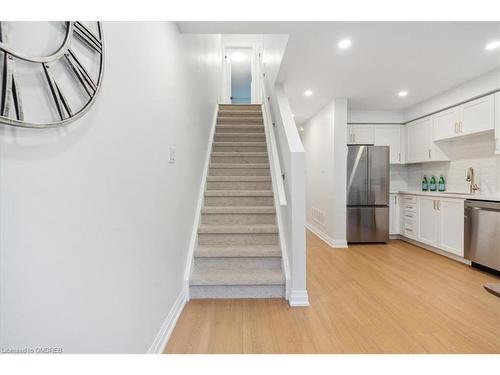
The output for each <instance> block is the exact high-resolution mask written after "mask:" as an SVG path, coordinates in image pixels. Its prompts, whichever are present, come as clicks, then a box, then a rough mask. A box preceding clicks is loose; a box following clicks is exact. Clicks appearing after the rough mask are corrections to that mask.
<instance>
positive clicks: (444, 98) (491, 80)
mask: <svg viewBox="0 0 500 375" xmlns="http://www.w3.org/2000/svg"><path fill="white" fill-rule="evenodd" d="M499 88H500V69H496V70H493V71H491V72H489V73H487V74H484V75H482V76H480V77H477V78H475V79H473V80H471V81H468V82H465V83H463V84H462V85H459V86H457V87H454V88H452V89H450V90H448V91H446V92H444V93H442V94H440V95H436V96H434V97H432V98H430V99H428V100H425V101H423V102H422V103H419V104H417V105H415V106H413V107H410V108H407V109H406V110H405V111H404V120H405V122H408V121H411V120H414V119H416V118H418V117H421V116H425V115H428V114H430V113H432V112H435V111H439V110H442V109H444V108H446V107H449V106H453V105H456V104H458V103H460V102H463V101H465V100H469V99H471V98H474V97H476V96H479V95H484V94H486V93H488V92H491V91H493V90H498V89H499Z"/></svg>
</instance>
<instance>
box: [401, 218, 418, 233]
mask: <svg viewBox="0 0 500 375" xmlns="http://www.w3.org/2000/svg"><path fill="white" fill-rule="evenodd" d="M403 235H404V236H406V237H417V229H416V225H415V222H414V221H412V220H408V219H406V218H405V220H404V223H403Z"/></svg>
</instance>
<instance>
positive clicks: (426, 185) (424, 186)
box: [422, 176, 429, 191]
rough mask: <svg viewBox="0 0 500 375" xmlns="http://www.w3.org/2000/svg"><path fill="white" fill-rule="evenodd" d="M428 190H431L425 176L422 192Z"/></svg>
mask: <svg viewBox="0 0 500 375" xmlns="http://www.w3.org/2000/svg"><path fill="white" fill-rule="evenodd" d="M427 190H429V182H428V181H427V176H424V178H422V191H427Z"/></svg>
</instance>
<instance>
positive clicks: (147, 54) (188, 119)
mask: <svg viewBox="0 0 500 375" xmlns="http://www.w3.org/2000/svg"><path fill="white" fill-rule="evenodd" d="M103 29H104V38H105V47H106V67H105V72H104V81H103V87H102V91H101V92H100V93H99V98H98V100H97V102H96V105H95V106H94V107H93V108H91V110H90V112H89V113H87V114H86V115H85V116H84V117H83V118H81V119H80V120H78V121H76V122H75V123H72V124H70V125H69V126H67V127H65V128H59V129H52V130H43V131H40V130H30V129H12V128H8V127H6V126H0V141H1V143H0V147H1V149H0V192H1V195H0V245H1V246H0V261H1V269H0V285H1V290H0V298H1V299H0V302H1V304H0V319H1V321H0V346H1V347H2V348H12V347H16V348H19V347H21V348H23V347H32V348H36V347H37V346H51V347H61V348H62V349H63V351H64V352H65V353H71V352H72V353H144V352H146V351H147V350H148V348H149V347H150V345H151V344H152V342H153V340H154V339H155V336H156V335H157V333H158V331H159V329H160V326H161V325H162V323H163V321H164V319H165V318H166V316H167V315H168V313H169V311H170V310H171V308H172V306H173V304H174V301H175V300H176V298H178V296H179V295H180V294H181V293H182V290H183V272H184V268H185V263H186V255H187V248H188V242H189V238H190V235H191V230H192V226H193V220H194V216H195V202H196V197H197V194H198V190H199V186H200V183H201V174H202V170H203V165H204V161H205V160H204V159H205V155H206V151H207V147H208V137H209V130H210V126H211V121H212V118H213V115H214V110H215V106H216V103H217V100H218V95H219V94H220V77H221V70H220V65H221V64H220V62H221V59H220V36H214V35H213V36H209V35H206V36H196V35H181V34H179V32H178V30H177V27H176V25H175V24H173V23H165V22H162V23H154V22H110V23H105V24H104V27H103ZM170 146H173V147H175V149H176V156H177V161H176V163H175V164H169V163H168V156H169V147H170Z"/></svg>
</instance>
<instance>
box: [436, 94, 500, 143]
mask: <svg viewBox="0 0 500 375" xmlns="http://www.w3.org/2000/svg"><path fill="white" fill-rule="evenodd" d="M494 107H495V105H494V96H493V95H488V96H485V97H482V98H479V99H476V100H471V101H470V102H467V103H464V104H461V105H459V106H456V107H453V108H450V109H448V110H446V111H442V112H439V113H436V114H435V115H434V116H433V123H434V124H433V134H434V141H442V140H446V139H453V138H457V137H462V136H465V135H472V134H477V133H482V132H485V131H488V130H493V129H494V123H495V114H494Z"/></svg>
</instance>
